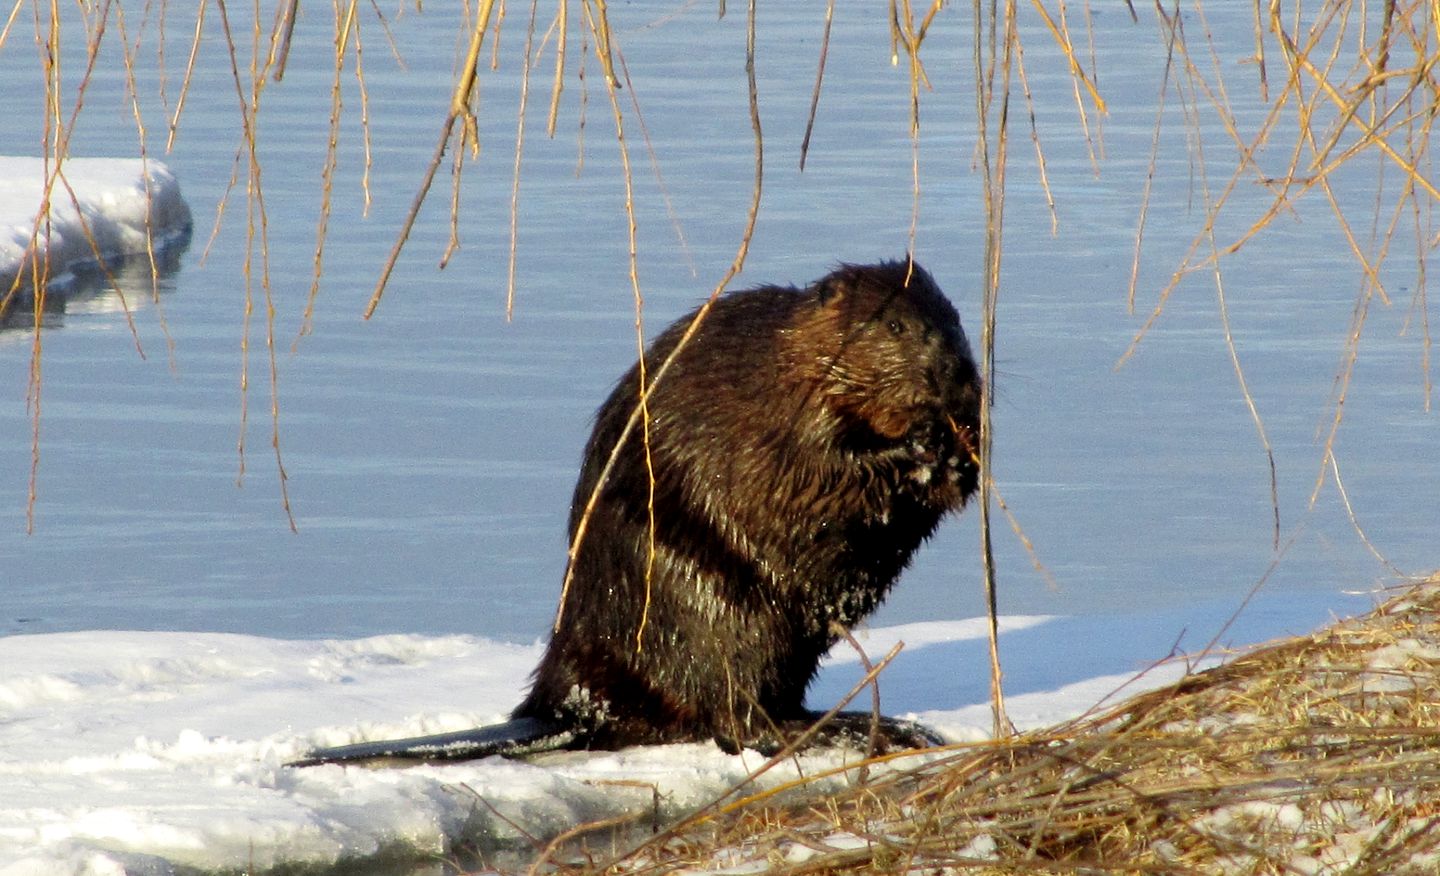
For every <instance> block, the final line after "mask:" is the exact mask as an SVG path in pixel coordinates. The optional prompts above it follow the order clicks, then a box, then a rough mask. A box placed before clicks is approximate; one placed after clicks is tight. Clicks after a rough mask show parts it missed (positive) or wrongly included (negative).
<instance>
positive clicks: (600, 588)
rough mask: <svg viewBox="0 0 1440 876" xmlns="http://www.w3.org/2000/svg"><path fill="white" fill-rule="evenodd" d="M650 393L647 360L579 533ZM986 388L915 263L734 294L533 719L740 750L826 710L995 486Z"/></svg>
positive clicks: (599, 442) (603, 530)
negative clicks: (931, 562)
mask: <svg viewBox="0 0 1440 876" xmlns="http://www.w3.org/2000/svg"><path fill="white" fill-rule="evenodd" d="M694 317H695V314H694V313H691V314H690V315H689V316H686V317H684V318H682V319H680V320H679V321H678V322H677V323H675V324H674V325H673V326H671V327H670V328H669V329H667V330H666V331H665V332H664V333H662V334H661V335H660V336H659V337H658V338H656V339H655V341H654V342H653V343H652V344H651V345H650V347H649V349H648V350H647V352H646V353H645V367H646V373H647V374H654V373H655V371H656V369H657V368H658V367H659V366H660V363H661V362H663V361H664V360H665V358H666V357H667V356H669V355H670V353H671V352H672V351H673V350H674V349H675V347H676V344H677V343H678V342H679V341H680V338H681V336H682V334H684V333H685V331H686V329H687V327H688V326H689V324H690V323H691V321H692V320H693V319H694ZM639 392H640V365H639V363H637V364H636V365H635V366H634V367H632V368H631V369H630V370H629V372H627V373H626V374H625V375H624V377H622V378H621V380H620V382H619V384H618V385H617V386H616V387H615V389H614V391H613V392H612V393H611V394H610V397H609V398H608V399H607V400H606V401H605V403H604V405H602V406H601V408H600V410H599V412H598V414H597V415H596V420H595V426H594V431H593V433H592V434H591V436H590V440H589V442H588V443H587V444H586V446H585V452H584V462H583V464H582V467H581V471H580V479H579V483H578V484H577V485H576V488H575V496H574V501H573V503H572V505H571V512H570V521H569V530H570V536H571V539H572V542H573V541H574V538H575V534H576V530H577V527H578V526H579V525H580V518H581V516H582V514H583V513H584V509H585V507H586V505H587V503H588V502H589V501H590V498H591V493H592V492H593V491H594V490H595V487H596V483H597V480H598V478H599V476H600V473H601V471H602V470H603V469H604V467H605V465H606V463H607V461H608V460H609V458H610V455H611V453H612V451H613V450H614V448H615V446H616V443H617V441H618V440H619V438H620V436H621V434H622V432H623V431H624V430H625V426H626V422H627V420H628V419H630V416H631V414H632V412H633V411H634V409H635V406H636V405H637V403H638V399H639ZM981 396H982V389H981V379H980V375H979V372H978V370H977V368H976V366H975V361H974V359H973V357H972V356H971V353H970V348H969V344H968V343H967V341H966V338H965V333H964V330H963V329H962V328H961V325H960V318H959V316H958V315H957V313H956V311H955V308H954V307H953V306H952V305H951V303H950V302H949V300H947V299H946V297H945V296H944V294H943V293H942V292H941V291H940V289H939V287H938V286H937V285H936V284H935V281H934V280H933V279H932V278H931V277H930V275H929V273H927V272H926V271H925V270H924V269H923V268H921V267H920V266H919V265H918V264H916V263H914V262H913V261H887V262H882V263H879V264H873V265H853V264H847V265H842V266H841V267H839V268H838V269H837V270H835V271H833V272H832V273H830V274H828V275H826V276H825V277H823V278H822V279H820V280H819V281H817V282H815V283H813V284H811V285H810V286H808V287H806V288H804V289H797V288H794V287H780V286H762V287H759V288H755V289H750V290H747V291H739V292H734V293H731V294H730V295H728V296H725V297H722V298H720V299H719V300H717V301H716V302H715V304H714V305H713V306H712V308H711V310H710V312H709V313H708V314H706V315H705V317H704V319H703V321H702V322H701V323H700V325H699V327H698V329H697V331H696V332H695V334H694V336H693V337H692V338H691V340H690V341H689V342H688V343H687V344H686V345H685V346H684V347H683V348H682V349H681V351H680V353H679V355H678V356H677V357H676V359H675V361H674V363H673V364H672V366H671V367H670V369H669V370H668V372H667V373H666V374H665V375H664V376H663V378H662V379H661V380H659V381H658V382H657V383H656V385H655V387H654V391H653V393H652V394H651V397H650V399H649V403H648V418H649V426H648V441H647V439H646V437H645V436H643V435H642V433H641V430H640V428H638V427H637V428H636V429H635V430H634V434H632V435H630V436H629V438H628V440H626V441H625V443H624V444H623V446H622V447H621V448H620V450H619V456H618V458H617V459H616V461H615V464H614V467H613V469H612V471H611V472H610V474H609V477H608V479H607V480H606V481H605V482H604V483H603V484H601V485H600V492H599V495H598V496H597V497H596V499H595V503H594V508H593V510H592V511H591V516H590V519H589V521H588V523H587V528H586V532H585V534H584V536H583V538H582V539H581V540H580V542H579V543H578V545H575V546H574V548H573V556H572V559H571V564H572V568H571V570H570V572H569V576H570V586H569V590H568V593H567V594H566V595H565V601H564V604H563V605H562V606H561V610H560V614H559V621H558V626H557V628H556V629H555V631H554V634H553V635H552V637H551V639H550V641H549V644H548V646H547V647H546V650H545V653H544V656H543V657H542V659H541V661H540V664H539V667H538V668H537V669H536V671H535V674H534V680H533V684H532V686H531V688H530V692H529V695H528V696H527V697H526V698H525V700H524V702H522V703H521V704H520V706H519V707H518V708H516V709H515V711H514V713H513V717H514V718H517V719H520V718H533V719H537V720H539V721H541V722H554V723H557V724H559V725H562V726H565V727H569V728H573V729H575V730H576V738H575V740H574V741H573V742H572V743H571V746H572V747H590V748H613V747H617V746H622V745H632V744H644V743H658V742H674V741H684V740H699V739H706V738H713V739H716V740H717V741H720V742H721V744H722V745H723V746H724V747H726V748H734V747H737V746H738V745H757V744H759V743H760V742H761V741H762V740H766V739H772V740H773V739H775V738H776V736H777V734H778V735H779V736H781V737H783V736H785V735H786V731H787V730H793V729H795V728H797V727H799V726H801V725H803V724H806V723H808V721H809V719H810V718H811V717H812V716H811V713H809V712H807V711H806V710H805V708H804V698H805V691H806V688H807V687H808V686H809V684H810V681H811V679H812V678H814V676H815V672H816V668H817V666H818V665H819V661H820V659H821V657H823V656H824V654H825V653H826V652H827V651H828V650H829V649H830V647H831V646H832V645H833V644H834V643H835V642H836V640H837V638H838V636H839V635H840V631H841V630H843V629H848V628H850V627H851V626H853V625H854V624H856V623H857V622H858V621H860V620H861V619H863V618H864V617H866V616H867V615H869V614H870V613H871V612H872V611H874V610H875V608H876V606H878V605H879V604H880V601H881V600H882V599H883V598H884V597H885V595H886V593H887V592H888V591H889V590H890V588H891V587H892V586H893V585H894V583H895V581H896V579H897V578H898V577H899V575H900V573H901V571H902V570H904V568H905V567H906V565H907V564H908V563H909V560H910V557H911V555H912V554H913V553H914V551H915V550H916V548H918V547H919V546H920V544H921V543H922V542H923V541H924V540H925V539H926V538H928V537H929V536H930V534H931V533H932V532H934V530H935V528H936V525H937V524H938V523H939V521H940V519H941V518H942V517H943V516H944V515H945V514H946V512H948V511H951V510H953V509H957V508H959V507H961V506H962V505H964V503H965V501H966V499H967V498H968V497H969V496H970V495H971V493H972V492H973V491H974V490H975V487H976V479H977V469H976V464H975V463H976V458H975V455H974V448H975V446H976V441H975V436H976V435H977V434H978V423H979V416H980V405H981ZM652 508H653V515H652V514H651V509H652Z"/></svg>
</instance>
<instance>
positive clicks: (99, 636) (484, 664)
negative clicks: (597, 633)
mask: <svg viewBox="0 0 1440 876" xmlns="http://www.w3.org/2000/svg"><path fill="white" fill-rule="evenodd" d="M1042 622H1043V619H1013V620H1012V621H1009V622H1007V629H1021V628H1024V627H1027V626H1035V625H1037V624H1040V623H1042ZM983 630H984V625H983V624H980V623H976V622H973V621H964V622H955V623H951V624H945V623H937V624H925V625H923V627H917V628H914V629H910V628H900V629H891V630H874V631H870V632H869V633H867V634H866V641H865V642H864V644H865V647H866V648H867V650H868V649H870V648H871V647H872V646H876V645H880V644H886V643H889V642H891V641H893V640H895V639H896V638H901V637H903V636H904V634H905V633H907V632H908V633H911V634H914V638H915V639H917V642H916V643H915V646H914V647H910V648H907V649H906V653H907V654H908V653H911V652H912V651H914V652H920V653H921V654H923V653H924V652H925V651H926V650H927V648H928V647H930V646H921V645H920V643H919V641H918V640H925V641H928V642H931V643H936V644H940V643H947V644H951V645H953V644H954V643H955V642H957V641H975V640H977V639H978V638H979V637H983ZM886 647H888V644H886ZM880 653H883V651H882V650H880V649H878V648H877V650H876V654H875V656H877V657H878V656H879V654H880ZM539 656H540V646H539V645H529V646H521V645H511V644H504V643H498V642H493V641H488V640H485V639H480V638H475V637H471V636H442V637H424V636H414V635H391V636H380V637H374V638H367V639H359V640H353V641H311V642H297V641H282V640H276V639H264V638H257V637H251V636H239V635H230V634H219V633H154V632H152V633H139V632H85V633H58V634H49V635H34V636H25V635H21V636H11V637H8V638H0V667H3V669H0V789H3V792H0V874H4V876H22V874H23V876H29V874H36V876H38V874H45V876H57V874H58V876H64V874H76V876H80V874H98V873H120V872H130V873H166V872H170V870H171V869H172V868H173V867H193V868H198V869H201V870H220V869H226V868H230V869H236V868H248V869H250V870H251V871H254V870H264V869H266V868H269V867H273V866H275V865H278V864H286V863H292V864H306V865H310V866H313V867H319V868H325V867H336V868H343V867H344V866H345V864H346V863H347V862H355V861H357V860H359V859H368V858H374V857H376V856H380V855H398V856H401V857H402V858H403V857H410V858H415V857H419V856H423V855H427V854H430V855H438V854H444V853H446V852H447V851H448V850H449V849H451V848H453V846H454V844H456V843H457V842H460V841H464V842H467V843H471V844H477V845H478V846H479V847H480V848H481V849H483V850H484V851H485V852H486V854H487V855H499V856H505V855H507V854H514V855H523V854H524V853H526V852H528V851H529V850H530V848H531V846H530V841H529V840H528V839H527V838H525V837H524V836H523V834H522V833H521V831H522V830H523V831H524V833H528V834H531V835H532V836H537V837H547V836H553V835H555V834H557V833H559V832H561V831H563V830H564V829H566V828H568V827H570V826H573V825H575V824H577V823H580V822H583V821H589V820H594V819H598V818H604V817H611V816H617V815H621V814H624V813H642V814H644V817H646V818H648V817H652V815H658V816H659V817H660V818H662V819H663V818H669V817H673V816H674V815H676V814H678V813H680V812H681V811H685V810H689V809H691V808H694V807H696V806H698V805H701V804H703V803H705V802H707V801H708V800H710V799H712V798H713V797H714V796H716V795H717V794H719V793H720V792H722V791H724V790H726V789H728V788H729V787H730V786H731V785H733V784H734V783H736V782H737V781H739V780H740V779H741V778H742V777H743V776H744V775H745V772H746V770H747V769H753V768H754V767H755V766H758V765H759V763H760V762H761V760H760V759H759V758H758V757H756V756H753V755H751V756H741V757H730V756H728V755H724V754H722V753H720V752H719V750H718V749H716V748H715V746H713V745H709V744H704V745H699V744H697V745H673V746H658V747H652V748H646V749H634V750H629V751H623V752H617V753H594V754H586V753H557V754H554V755H548V756H546V757H544V758H541V759H538V760H536V761H532V762H529V763H517V762H510V761H503V760H499V759H492V760H488V761H480V762H471V763H459V764H447V765H444V766H413V767H408V768H386V769H365V768H358V767H340V766H322V767H313V768H307V769H291V768H287V767H285V766H283V764H284V763H285V762H286V761H288V760H290V759H292V758H295V757H297V756H299V755H300V754H302V753H304V752H305V751H306V750H308V749H309V748H311V747H312V746H316V745H338V744H344V743H348V742H355V741H359V740H361V739H371V738H380V737H395V736H410V735H416V734H421V733H435V732H443V731H448V730H458V729H462V728H466V727H471V726H475V725H478V724H483V723H489V722H493V721H496V720H499V719H501V718H503V717H504V714H505V712H506V711H508V709H509V708H510V707H511V706H512V705H513V704H514V703H515V702H517V701H518V700H519V698H520V695H521V692H522V689H523V688H524V686H525V684H526V679H527V677H528V674H529V672H530V669H531V668H532V667H533V666H534V665H535V663H536V661H537V660H538V659H539ZM839 656H840V657H841V658H842V659H840V660H838V661H837V664H838V665H837V666H836V667H833V668H831V669H827V670H826V671H827V672H834V671H843V670H846V669H853V667H846V666H844V665H843V664H844V663H845V662H846V661H847V660H848V659H849V658H848V657H845V656H844V655H839ZM925 662H926V661H924V660H921V661H919V663H918V664H917V668H913V669H908V670H907V669H904V667H903V666H900V667H896V668H899V669H901V670H903V672H904V673H905V674H909V675H911V676H915V677H912V678H910V679H908V681H907V680H906V679H905V678H904V677H903V675H902V676H901V677H897V678H896V679H895V680H896V682H897V684H901V685H904V684H910V685H917V684H919V683H920V682H921V681H922V680H924V679H925V678H928V679H929V681H930V684H931V685H932V688H933V684H934V681H933V678H934V675H935V673H936V667H935V666H934V664H933V662H932V663H930V665H928V666H924V664H925ZM921 666H923V668H919V667H921ZM980 671H981V670H980V669H979V667H977V672H980ZM888 680H889V679H888V677H887V681H888ZM1160 680H1162V679H1161V678H1160V677H1159V676H1157V677H1156V678H1155V679H1154V681H1156V682H1159V681H1160ZM822 681H824V679H823V678H822ZM829 684H830V686H832V687H833V686H835V684H836V682H833V681H832V682H830V683H829ZM1116 684H1117V682H1116V681H1114V680H1106V679H1098V680H1092V682H1090V683H1088V684H1085V685H1078V686H1075V687H1074V688H1073V689H1071V690H1063V691H1060V692H1046V693H1035V694H1029V695H1026V696H1020V697H1016V698H1015V699H1014V700H1013V701H1012V702H1011V710H1012V713H1013V715H1012V717H1014V718H1015V719H1016V721H1017V723H1019V724H1021V725H1022V726H1035V725H1038V724H1039V723H1043V722H1044V721H1045V720H1048V719H1049V718H1050V717H1051V716H1052V715H1053V714H1055V713H1056V712H1059V711H1065V712H1068V713H1069V714H1075V713H1077V712H1079V711H1083V710H1084V709H1085V708H1087V707H1088V706H1090V705H1091V704H1093V702H1094V701H1095V699H1096V698H1098V695H1103V694H1104V693H1108V692H1109V691H1110V690H1112V689H1113V688H1114V687H1115V686H1116ZM841 686H846V685H841ZM883 687H884V685H882V689H883ZM1097 691H1098V692H1099V694H1097ZM930 701H931V702H935V701H936V700H935V699H934V697H933V691H932V697H931V699H930ZM866 702H868V699H866ZM925 717H926V718H927V719H928V720H930V721H931V722H933V724H934V726H937V727H939V728H940V729H941V730H943V731H946V732H949V733H951V734H953V735H959V736H969V735H972V734H973V732H974V731H973V729H971V728H973V727H974V726H976V725H979V726H988V724H989V720H990V719H989V711H988V707H987V706H986V705H985V704H984V703H983V702H977V703H975V704H973V705H971V706H967V707H965V708H962V709H960V710H958V711H955V712H933V713H928V714H926V715H925ZM840 756H841V755H839V754H838V753H835V752H828V753H825V752H822V753H817V754H815V755H812V756H808V757H806V758H802V759H801V760H800V763H799V768H800V769H804V770H807V771H814V770H818V769H820V768H822V767H825V766H829V765H833V764H835V763H837V762H838V759H839V757H840ZM796 769H797V767H796V765H794V764H791V765H788V766H786V767H785V768H784V769H779V770H775V771H773V772H772V773H771V774H769V775H767V777H766V780H767V781H769V782H780V781H783V780H785V779H787V778H793V777H794V776H795V775H796ZM637 783H639V784H637ZM482 801H483V802H482ZM657 801H658V804H657ZM657 805H658V807H659V809H658V811H657V810H656V809H655V807H656V806H657Z"/></svg>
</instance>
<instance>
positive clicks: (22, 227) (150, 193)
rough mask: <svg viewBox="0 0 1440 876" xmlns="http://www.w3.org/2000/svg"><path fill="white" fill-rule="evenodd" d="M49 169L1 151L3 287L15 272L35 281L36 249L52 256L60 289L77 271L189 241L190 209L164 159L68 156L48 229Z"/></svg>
mask: <svg viewBox="0 0 1440 876" xmlns="http://www.w3.org/2000/svg"><path fill="white" fill-rule="evenodd" d="M53 168H54V165H53V164H51V165H50V169H51V170H53ZM46 170H47V167H46V163H45V162H44V160H42V159H40V158H30V157H15V156H0V292H3V291H4V290H8V289H9V288H10V286H11V284H12V283H13V282H14V280H15V278H16V276H17V275H21V274H23V275H25V276H24V278H23V279H22V283H24V284H28V283H29V282H30V280H29V275H30V266H31V265H33V264H37V262H36V261H35V260H34V259H32V257H31V253H37V254H43V255H45V256H47V257H48V259H49V269H48V279H49V282H48V285H49V286H50V287H51V288H59V289H63V288H64V287H65V286H66V285H68V284H70V283H73V282H74V280H75V272H76V271H84V270H90V269H93V268H94V267H95V266H96V265H97V264H99V263H101V262H104V263H105V264H111V263H114V262H116V261H118V260H120V259H123V258H126V257H129V256H139V255H144V254H145V253H146V252H147V251H150V250H152V249H153V251H155V252H163V251H164V250H166V249H169V248H171V247H174V246H177V245H184V243H186V242H188V241H189V238H190V228H191V218H190V208H189V207H188V206H187V205H186V204H185V200H184V199H183V198H182V197H181V196H180V185H179V183H178V182H177V181H176V179H175V175H174V174H173V173H171V172H170V169H169V168H168V167H166V166H165V164H164V163H162V162H159V161H155V160H142V159H139V158H68V159H66V160H65V162H64V163H63V165H62V166H61V168H60V173H59V175H58V176H57V178H56V180H55V184H54V186H53V187H52V188H51V190H50V215H49V223H48V227H47V226H46V225H45V224H44V223H41V224H40V225H38V226H37V224H36V219H37V217H38V216H39V215H40V206H41V204H42V202H43V200H44V195H45V186H46ZM32 240H33V241H36V246H35V247H33V248H32V246H31V242H32ZM92 240H93V243H92ZM97 254H98V258H97Z"/></svg>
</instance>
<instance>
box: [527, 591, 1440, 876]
mask: <svg viewBox="0 0 1440 876" xmlns="http://www.w3.org/2000/svg"><path fill="white" fill-rule="evenodd" d="M788 790H790V791H792V792H793V790H794V789H793V788H790V789H788ZM1437 800H1440V576H1437V577H1432V578H1431V579H1429V580H1428V581H1426V582H1423V583H1421V584H1419V585H1416V586H1415V587H1414V588H1412V589H1408V590H1406V591H1405V592H1403V593H1401V594H1400V595H1398V596H1396V597H1394V598H1393V599H1391V600H1390V601H1388V602H1386V603H1385V604H1384V605H1382V606H1381V607H1380V608H1378V609H1376V610H1375V611H1374V612H1372V613H1370V614H1368V615H1365V616H1362V617H1359V618H1356V619H1353V620H1347V621H1343V622H1340V623H1337V624H1335V625H1334V626H1332V627H1330V628H1328V629H1325V630H1322V631H1320V632H1318V633H1314V634H1312V635H1308V636H1301V637H1298V638H1293V639H1287V640H1283V641H1280V642H1277V643H1273V644H1270V645H1268V646H1264V647H1260V648H1257V649H1255V650H1253V651H1250V652H1247V653H1245V654H1243V655H1241V656H1238V657H1236V658H1235V659H1233V660H1231V661H1230V662H1228V663H1226V664H1225V665H1223V666H1220V667H1217V668H1215V669H1211V670H1208V671H1204V672H1198V673H1195V674H1192V675H1190V676H1188V677H1186V678H1185V679H1183V680H1181V681H1180V682H1178V683H1176V684H1173V685H1170V686H1167V687H1164V688H1161V689H1158V690H1153V691H1150V692H1147V693H1144V694H1141V695H1138V696H1136V697H1134V698H1132V699H1130V700H1128V701H1126V702H1124V703H1122V704H1120V705H1118V706H1115V707H1113V708H1110V709H1109V710H1108V711H1105V712H1104V713H1101V714H1095V715H1091V716H1087V717H1084V718H1082V719H1079V720H1077V721H1075V722H1073V723H1070V724H1067V725H1063V726H1059V727H1055V728H1051V729H1048V730H1046V731H1043V732H1039V733H1030V734H1025V735H1022V736H1017V737H1013V738H1010V739H1006V740H1004V741H1001V742H999V743H993V744H987V745H980V746H959V747H956V748H954V749H952V750H948V751H947V752H946V753H944V754H942V755H941V756H939V757H936V758H931V759H929V760H928V761H927V762H925V763H923V764H920V765H918V766H916V765H914V761H913V760H912V761H910V762H908V765H907V764H906V763H905V762H903V761H892V762H890V763H889V764H887V765H885V766H884V767H877V766H875V765H873V764H872V766H871V778H870V779H869V780H868V781H864V782H860V781H857V782H856V783H854V784H853V785H852V786H851V787H850V788H849V789H848V790H847V791H845V792H842V793H840V794H837V795H834V796H831V797H829V798H827V799H820V800H817V799H814V798H813V797H812V798H811V799H810V800H809V802H806V803H803V804H798V805H797V804H795V803H793V802H792V803H789V804H788V805H787V804H784V803H781V802H777V800H776V798H775V797H774V796H773V793H765V794H757V795H755V796H753V797H751V798H748V799H746V800H741V801H738V802H736V803H732V804H729V805H722V806H717V807H714V808H712V809H711V810H709V811H707V812H703V813H701V814H699V815H697V816H695V817H693V818H691V819H690V820H689V821H687V822H686V823H683V824H681V825H679V826H677V827H676V828H672V829H671V830H669V831H666V832H664V833H662V834H659V835H657V836H655V837H653V838H651V839H649V840H647V841H646V842H644V843H642V844H641V845H639V846H638V847H637V848H634V849H633V850H631V851H629V852H627V853H625V854H623V855H621V856H619V857H617V858H613V859H609V860H603V861H601V860H596V859H594V858H590V859H589V860H588V861H587V863H584V864H571V865H567V866H564V867H561V869H565V870H566V871H567V872H577V873H600V872H604V873H649V872H656V873H658V872H667V873H668V872H673V871H675V870H677V869H688V868H694V869H698V870H706V871H715V870H725V871H728V872H756V871H758V870H760V869H763V870H764V872H769V873H792V874H798V873H820V872H838V871H863V872H885V873H891V872H893V873H912V872H913V873H933V872H944V873H1029V872H1038V873H1052V872H1053V873H1081V872H1083V873H1157V872H1158V873H1205V874H1211V873H1246V874H1282V873H1317V872H1319V873H1341V872H1343V873H1347V874H1398V873H1433V872H1436V870H1437V868H1440V804H1437V802H1436V801H1437ZM551 864H552V862H544V864H543V865H537V868H539V867H541V866H546V867H548V866H551Z"/></svg>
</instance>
